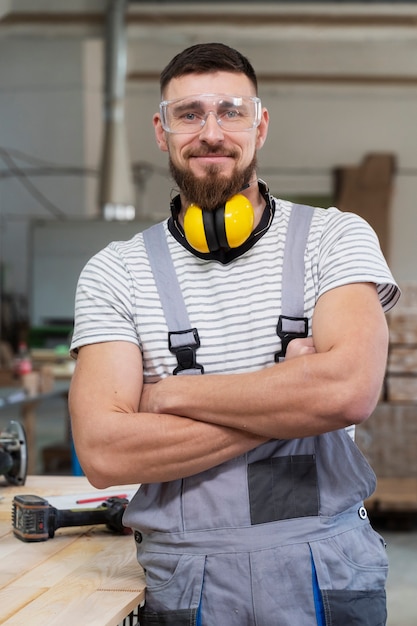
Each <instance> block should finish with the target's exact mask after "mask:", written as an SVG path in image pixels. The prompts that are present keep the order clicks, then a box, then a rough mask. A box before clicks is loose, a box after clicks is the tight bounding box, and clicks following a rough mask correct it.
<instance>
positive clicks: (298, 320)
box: [275, 315, 308, 363]
mask: <svg viewBox="0 0 417 626" xmlns="http://www.w3.org/2000/svg"><path fill="white" fill-rule="evenodd" d="M277 335H278V337H279V338H280V339H281V351H280V352H276V353H275V363H279V360H280V359H283V358H285V355H286V352H287V348H288V344H289V343H290V341H292V340H293V339H299V338H303V337H307V336H308V317H290V316H287V315H280V316H279V318H278V324H277Z"/></svg>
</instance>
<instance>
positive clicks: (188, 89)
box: [154, 72, 268, 210]
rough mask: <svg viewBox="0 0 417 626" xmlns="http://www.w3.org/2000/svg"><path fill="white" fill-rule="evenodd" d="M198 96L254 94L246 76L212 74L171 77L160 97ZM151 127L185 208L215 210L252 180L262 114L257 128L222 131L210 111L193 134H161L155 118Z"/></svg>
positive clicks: (264, 125) (261, 138) (261, 136)
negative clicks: (193, 207) (196, 207)
mask: <svg viewBox="0 0 417 626" xmlns="http://www.w3.org/2000/svg"><path fill="white" fill-rule="evenodd" d="M199 94H230V95H239V96H255V95H256V94H255V90H254V87H253V85H252V83H251V82H250V80H249V79H248V78H247V77H246V76H245V75H244V74H235V73H230V72H216V73H210V74H189V75H186V76H183V77H180V78H175V79H173V80H172V81H171V82H170V83H169V85H168V87H167V89H166V91H165V93H164V99H165V100H176V99H179V98H186V97H187V96H197V95H199ZM208 110H210V108H207V110H206V111H203V113H204V112H205V113H206V112H207V111H208ZM154 125H155V132H156V138H157V142H158V144H159V147H160V148H161V149H162V150H164V151H168V152H169V161H170V170H171V174H172V176H173V178H174V180H175V182H176V183H177V185H178V186H179V188H180V191H181V193H182V195H183V197H184V199H185V200H186V202H187V203H188V204H190V203H192V202H194V203H195V204H197V205H198V206H200V207H201V208H203V209H205V210H214V209H215V208H217V207H219V206H221V205H222V204H224V203H225V202H226V201H227V200H228V199H229V198H230V197H231V196H233V195H234V194H235V193H238V192H239V191H240V190H241V189H242V187H243V186H244V185H246V184H247V183H248V182H250V181H252V180H253V179H254V178H255V177H256V171H255V170H256V151H257V149H259V148H260V147H261V146H262V145H263V143H264V141H265V138H266V132H267V126H268V115H267V112H266V111H265V110H263V111H262V115H261V123H260V124H259V126H258V127H256V128H251V129H249V130H239V131H234V130H233V131H230V130H225V129H224V128H223V127H222V126H221V125H219V124H218V122H217V120H216V115H215V114H211V113H209V114H208V115H207V117H206V122H205V124H204V125H203V126H201V127H200V128H198V129H197V131H196V130H195V129H193V132H185V133H184V132H181V133H171V132H167V131H164V130H163V128H162V125H161V120H160V116H159V114H157V115H155V116H154Z"/></svg>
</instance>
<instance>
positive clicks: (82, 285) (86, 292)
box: [70, 244, 140, 358]
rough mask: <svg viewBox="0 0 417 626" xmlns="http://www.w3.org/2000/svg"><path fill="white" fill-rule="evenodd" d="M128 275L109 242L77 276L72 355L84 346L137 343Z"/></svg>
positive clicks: (121, 259)
mask: <svg viewBox="0 0 417 626" xmlns="http://www.w3.org/2000/svg"><path fill="white" fill-rule="evenodd" d="M133 297H134V294H133V290H132V287H131V277H130V274H129V272H128V270H127V268H126V266H125V264H124V262H123V258H122V257H121V255H119V254H118V252H117V248H116V247H115V246H114V245H112V244H110V245H109V246H107V247H106V248H104V249H103V250H101V251H100V252H99V253H97V254H96V255H95V256H93V257H92V258H91V259H90V261H88V263H87V264H86V265H85V267H84V269H83V270H82V272H81V274H80V277H79V279H78V284H77V290H76V296H75V312H74V332H73V336H72V341H71V347H70V350H71V355H72V356H73V357H74V358H76V356H77V352H78V349H79V348H80V347H81V346H83V345H88V344H93V343H101V342H105V341H129V342H132V343H135V344H136V345H140V340H139V337H138V334H137V331H136V327H135V323H134V316H133V306H132V301H133Z"/></svg>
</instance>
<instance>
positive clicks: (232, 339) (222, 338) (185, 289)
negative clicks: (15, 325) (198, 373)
mask: <svg viewBox="0 0 417 626" xmlns="http://www.w3.org/2000/svg"><path fill="white" fill-rule="evenodd" d="M275 204H276V210H275V215H274V218H273V220H272V223H271V225H270V227H269V229H268V230H267V232H266V233H265V234H264V235H263V236H262V237H261V238H260V239H259V240H258V241H257V242H256V243H255V245H253V246H252V247H251V248H250V249H249V250H248V251H247V252H245V253H244V254H242V255H241V256H238V257H237V258H236V259H234V260H233V261H232V262H230V263H228V264H226V265H224V264H222V263H219V262H217V261H213V260H207V259H201V258H198V257H197V256H195V255H194V254H192V253H190V252H189V251H188V250H186V249H185V248H184V247H183V246H182V245H181V244H180V243H179V242H178V241H176V239H175V238H174V237H173V236H172V235H171V234H170V233H169V231H168V228H167V222H165V233H166V237H167V241H168V246H169V250H170V253H171V256H172V259H173V263H174V266H175V269H176V273H177V276H178V281H179V284H180V286H181V290H182V294H183V297H184V301H185V304H186V308H187V311H188V315H189V318H190V322H191V326H192V327H195V328H197V329H198V333H199V337H200V340H201V347H200V348H199V349H198V351H197V360H198V362H199V363H200V364H202V365H203V366H204V370H205V372H206V373H239V372H244V371H255V370H257V369H260V368H263V367H267V366H270V365H272V364H273V363H274V354H275V353H276V352H278V351H279V350H280V340H279V338H278V336H277V334H276V326H277V321H278V316H279V315H280V314H281V313H284V314H285V311H281V274H282V263H283V255H284V245H285V241H286V233H287V227H288V220H289V216H290V213H291V210H292V207H293V206H294V205H293V204H292V203H291V202H287V201H283V200H277V199H275ZM357 282H372V283H375V284H376V285H377V288H378V293H379V297H380V301H381V305H382V307H383V309H384V310H385V311H388V310H389V309H390V308H391V307H392V306H394V304H395V303H396V301H397V300H398V297H399V289H398V287H397V285H396V283H395V281H394V279H393V277H392V274H391V272H390V270H389V268H388V266H387V264H386V262H385V259H384V258H383V255H382V253H381V250H380V247H379V243H378V239H377V237H376V234H375V233H374V231H373V230H372V228H371V227H370V226H369V225H368V224H367V223H366V222H365V221H364V220H363V219H362V218H360V217H359V216H358V215H356V214H353V213H345V212H341V211H339V210H338V209H336V208H330V209H320V208H316V209H315V211H314V215H313V219H312V223H311V227H310V232H309V236H308V241H307V246H306V251H305V285H304V289H305V291H304V303H305V315H306V317H308V318H309V320H310V331H311V319H312V315H313V310H314V306H315V304H316V302H317V300H318V298H319V297H320V296H321V295H322V294H323V293H325V292H326V291H328V290H330V289H333V288H335V287H339V286H342V285H346V284H349V283H357ZM167 337H168V328H167V324H166V321H165V318H164V314H163V311H162V308H161V304H160V300H159V296H158V293H157V290H156V286H155V282H154V279H153V275H152V271H151V268H150V265H149V261H148V258H147V254H146V251H145V247H144V242H143V235H142V233H138V234H137V235H135V236H134V237H133V238H132V239H130V240H129V241H125V242H113V243H111V244H109V245H108V246H107V247H106V248H105V249H104V250H102V251H100V252H99V253H98V254H96V255H95V256H94V257H93V258H92V259H90V261H89V262H88V263H87V265H86V266H85V268H84V269H83V271H82V273H81V276H80V278H79V282H78V287H77V295H76V304H75V327H74V333H73V339H72V345H71V350H72V353H73V355H76V352H77V349H78V348H79V347H80V346H83V345H86V344H92V343H98V342H104V341H129V342H133V343H135V344H137V345H138V346H140V348H141V350H142V353H143V363H144V375H145V380H146V382H154V381H156V380H158V379H159V378H161V377H164V376H167V375H170V374H171V373H172V371H173V369H174V368H175V367H176V365H177V363H176V359H175V356H174V355H172V354H171V353H170V352H169V350H168V339H167Z"/></svg>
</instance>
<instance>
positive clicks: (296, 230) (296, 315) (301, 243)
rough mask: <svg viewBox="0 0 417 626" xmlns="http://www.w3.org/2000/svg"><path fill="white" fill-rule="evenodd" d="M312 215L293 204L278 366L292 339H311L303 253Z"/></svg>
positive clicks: (277, 356)
mask: <svg viewBox="0 0 417 626" xmlns="http://www.w3.org/2000/svg"><path fill="white" fill-rule="evenodd" d="M313 212H314V209H313V207H311V206H307V205H304V204H294V205H293V207H292V211H291V215H290V219H289V223H288V230H287V237H286V240H285V248H284V261H283V266H282V297H281V302H282V306H281V310H282V311H283V314H282V315H280V316H279V318H278V325H277V335H278V337H279V338H280V339H281V350H280V352H277V353H276V354H275V361H276V363H279V362H280V361H283V360H284V358H285V353H286V351H287V347H288V344H289V343H290V341H291V340H292V339H296V338H298V337H307V335H308V318H307V317H305V316H304V278H305V266H304V252H305V248H306V244H307V239H308V233H309V231H310V224H311V219H312V217H313Z"/></svg>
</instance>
